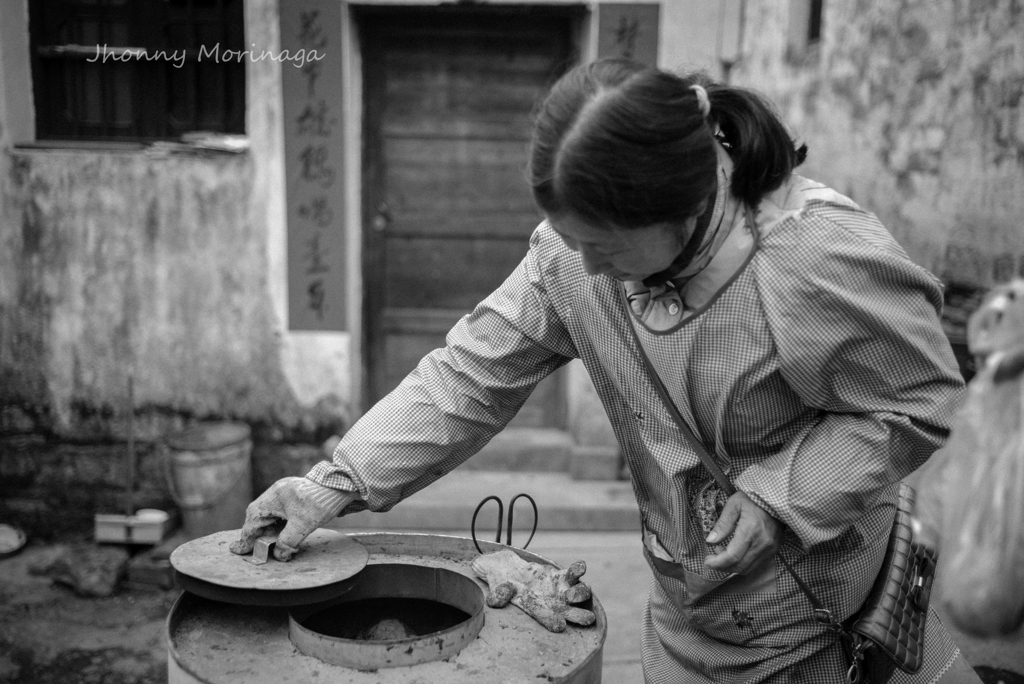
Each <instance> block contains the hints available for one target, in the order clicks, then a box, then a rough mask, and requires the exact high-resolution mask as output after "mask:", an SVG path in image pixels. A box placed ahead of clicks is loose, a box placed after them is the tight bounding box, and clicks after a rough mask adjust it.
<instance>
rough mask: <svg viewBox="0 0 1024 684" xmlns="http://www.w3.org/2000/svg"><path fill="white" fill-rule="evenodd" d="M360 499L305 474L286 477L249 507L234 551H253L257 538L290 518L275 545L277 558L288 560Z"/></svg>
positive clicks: (233, 545) (232, 549)
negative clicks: (324, 526)
mask: <svg viewBox="0 0 1024 684" xmlns="http://www.w3.org/2000/svg"><path fill="white" fill-rule="evenodd" d="M358 498H359V492H343V491H341V490H339V489H331V488H330V487H324V486H323V485H318V484H317V483H316V482H313V481H312V480H307V479H306V478H304V477H285V478H282V479H280V480H278V481H277V482H275V483H274V484H272V485H271V486H270V488H269V489H267V491H265V492H263V494H261V495H260V497H259V498H258V499H256V500H255V501H253V502H252V503H251V504H249V507H248V508H246V509H245V524H244V525H243V526H242V536H241V538H240V539H239V540H238V541H236V542H233V543H232V544H231V547H230V548H231V553H237V554H239V555H243V554H246V553H252V549H253V546H254V545H255V544H256V540H257V539H259V538H260V537H262V536H263V534H264V533H265V532H267V531H268V530H270V529H271V528H273V527H275V526H276V525H279V524H280V523H281V522H282V521H287V524H285V526H284V529H283V530H282V531H281V533H280V535H278V538H277V543H275V544H274V558H276V559H277V560H279V561H286V560H288V559H290V558H291V557H292V556H294V555H295V552H296V551H298V550H299V544H301V543H302V540H303V539H305V538H306V537H308V536H309V534H310V533H311V532H312V531H313V530H315V529H317V528H319V527H322V526H323V525H324V523H326V522H327V521H328V520H330V519H332V518H335V517H337V516H338V514H339V513H341V511H342V510H344V508H345V507H346V506H348V505H349V504H350V503H352V502H353V501H355V500H356V499H358Z"/></svg>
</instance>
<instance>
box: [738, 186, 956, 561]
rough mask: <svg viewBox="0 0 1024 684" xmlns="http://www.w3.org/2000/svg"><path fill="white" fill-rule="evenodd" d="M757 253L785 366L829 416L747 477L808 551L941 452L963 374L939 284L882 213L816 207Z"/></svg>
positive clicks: (798, 388)
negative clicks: (947, 332) (945, 329)
mask: <svg viewBox="0 0 1024 684" xmlns="http://www.w3.org/2000/svg"><path fill="white" fill-rule="evenodd" d="M758 258H759V264H758V279H757V287H758V290H759V296H760V299H761V301H762V305H763V307H764V311H765V315H766V317H767V320H768V324H769V328H770V330H771V334H772V336H773V338H774V340H775V344H776V347H777V349H778V354H779V359H780V364H781V373H782V375H783V377H784V378H785V380H786V381H787V382H788V383H789V385H790V386H791V387H792V389H793V390H794V391H795V392H796V393H797V394H798V395H799V397H800V398H801V399H802V401H803V402H804V403H805V404H806V405H807V406H810V407H813V408H814V409H817V413H816V415H814V417H813V420H810V421H808V422H807V423H806V424H805V425H803V426H802V427H801V429H799V430H798V431H797V432H796V434H795V435H794V436H793V437H792V439H790V440H789V441H788V442H787V444H786V446H785V447H784V448H783V449H781V450H780V451H778V452H776V453H773V454H771V455H769V456H768V457H767V458H765V459H764V460H763V461H761V462H759V463H756V464H754V465H752V466H750V467H749V468H747V469H745V470H744V471H743V472H742V473H741V474H740V475H739V476H738V477H737V479H736V484H737V486H738V487H739V488H740V489H741V490H743V491H745V492H747V493H748V494H750V495H751V497H752V498H753V499H754V500H755V502H757V503H758V504H759V505H760V506H762V507H763V508H765V509H766V510H768V511H770V512H771V513H772V514H773V515H774V516H775V517H776V518H778V519H780V520H781V521H782V522H784V523H785V524H786V525H787V526H789V527H790V528H792V530H793V531H794V532H795V533H796V535H797V536H798V537H799V538H800V540H801V541H802V543H803V544H804V545H805V547H810V546H811V545H813V544H817V543H821V542H824V541H827V540H830V539H834V538H837V537H838V536H840V535H841V534H842V533H843V532H844V531H846V530H847V529H848V528H849V527H851V526H853V525H854V524H855V523H856V522H857V521H858V520H859V519H860V518H861V517H862V516H864V515H866V514H867V513H868V512H869V511H870V510H871V509H872V508H873V507H874V506H875V505H876V504H877V502H878V501H879V500H880V498H881V497H882V496H883V495H885V494H886V493H887V490H889V489H890V488H891V487H892V486H893V484H894V483H895V482H897V481H899V480H900V479H902V478H903V477H905V476H906V475H908V474H909V473H910V472H912V471H913V470H914V469H916V468H917V467H918V466H920V465H921V464H922V463H924V462H925V460H926V459H928V457H929V456H930V455H931V454H932V452H934V451H935V450H936V449H938V448H939V447H940V446H942V444H943V443H944V441H945V439H946V437H947V436H948V434H949V427H950V424H951V422H952V419H953V416H954V414H955V412H956V410H957V407H958V406H959V403H960V401H961V399H962V394H963V379H962V378H961V376H960V374H959V372H958V370H957V365H956V361H955V359H954V357H953V354H952V350H951V349H950V346H949V343H948V341H947V339H946V338H945V336H944V335H943V333H942V329H941V326H940V323H939V318H938V314H939V312H940V310H941V306H942V290H941V285H940V283H939V282H938V281H937V280H936V279H935V278H934V276H932V275H931V274H930V273H928V272H927V271H925V270H924V269H923V268H920V267H919V266H916V265H915V264H914V263H913V262H911V261H910V259H909V258H908V257H907V256H906V254H905V253H904V252H903V250H902V248H901V247H900V246H899V245H898V244H897V243H896V242H895V240H893V238H892V237H891V236H890V235H889V234H888V232H886V231H885V229H884V228H883V227H882V226H881V224H880V223H879V222H878V220H877V219H876V218H875V217H874V216H873V215H871V214H870V213H867V212H864V211H862V210H860V209H856V208H850V207H838V206H835V205H828V206H820V207H817V208H816V209H814V210H805V212H803V213H802V214H801V215H799V216H797V217H794V218H790V219H787V220H786V221H785V222H783V223H782V224H780V225H778V226H776V227H775V228H774V229H773V231H772V233H771V235H770V239H766V240H765V245H764V249H763V251H762V253H761V254H759V255H758Z"/></svg>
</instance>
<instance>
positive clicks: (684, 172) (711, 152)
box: [530, 59, 806, 228]
mask: <svg viewBox="0 0 1024 684" xmlns="http://www.w3.org/2000/svg"><path fill="white" fill-rule="evenodd" d="M695 84H699V85H702V86H703V87H704V88H705V89H706V91H707V94H708V100H709V102H710V104H711V109H710V113H709V115H708V117H707V119H705V117H704V116H703V114H702V113H701V109H700V103H699V101H698V98H697V93H696V92H695V91H694V89H693V88H692V86H693V85H695ZM716 128H717V129H718V131H719V132H720V139H721V141H722V143H723V145H724V146H725V147H726V149H727V150H728V151H729V155H730V156H731V157H732V160H733V163H734V170H733V177H732V185H731V189H732V192H733V194H735V195H736V196H737V197H739V198H740V199H742V200H744V201H745V202H747V203H749V204H751V205H756V204H757V202H758V201H759V200H760V198H761V197H762V196H763V195H764V194H765V193H767V192H771V191H772V190H774V189H776V188H778V187H779V186H780V185H782V183H783V181H784V180H785V179H786V177H787V176H788V175H789V173H790V172H791V171H792V170H793V169H794V168H795V167H796V166H798V165H799V164H800V163H801V162H803V159H804V156H805V154H806V148H805V147H801V148H799V149H797V148H796V146H795V145H794V142H793V140H792V138H791V137H790V135H789V133H788V132H787V130H786V127H785V125H784V124H783V123H782V122H781V121H780V120H779V117H778V115H777V114H776V113H775V112H774V109H773V108H772V106H771V105H770V104H769V103H768V102H767V101H766V100H765V99H764V98H762V97H761V96H759V95H757V94H756V93H754V92H753V91H750V90H746V89H742V88H736V87H732V86H728V85H722V84H718V83H714V82H713V81H711V80H710V79H708V78H707V77H706V76H704V75H703V74H690V75H688V76H677V75H675V74H672V73H669V72H666V71H662V70H659V69H654V68H650V67H646V66H644V65H642V64H638V63H636V62H631V61H629V60H621V59H608V60H599V61H596V62H591V63H590V64H585V65H581V66H578V67H576V68H574V69H573V70H571V71H569V72H568V73H567V74H565V75H564V76H563V77H562V78H561V79H559V81H558V82H557V83H556V84H555V85H554V87H553V88H552V90H551V92H550V93H549V94H548V96H547V97H546V98H545V100H544V102H543V103H542V104H541V107H540V110H539V112H538V115H537V118H536V123H535V126H534V132H533V141H532V147H531V152H530V183H531V186H532V188H533V195H534V199H535V200H536V202H537V204H538V205H539V206H540V208H541V209H542V210H543V211H544V212H545V213H546V214H548V215H549V216H558V215H560V214H564V213H572V214H575V215H577V216H579V217H580V218H583V219H585V220H589V221H593V222H595V223H597V224H598V225H608V224H610V225H614V226H618V227H621V228H638V227H642V226H649V225H653V224H655V223H662V222H667V221H683V220H686V219H688V218H690V217H691V216H693V215H694V214H695V213H696V212H697V210H698V209H699V207H700V205H701V203H702V202H703V201H704V200H706V199H707V198H708V195H709V194H710V193H711V191H712V190H713V189H714V188H715V182H716V179H715V175H716V170H717V165H718V161H717V156H716V153H715V148H714V134H715V130H716Z"/></svg>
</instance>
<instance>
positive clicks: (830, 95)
mask: <svg viewBox="0 0 1024 684" xmlns="http://www.w3.org/2000/svg"><path fill="white" fill-rule="evenodd" d="M792 5H793V3H788V2H787V3H782V2H776V1H775V0H749V2H748V7H747V13H748V23H747V26H748V30H747V32H746V38H745V48H744V58H743V60H742V62H741V63H740V64H739V65H738V66H737V67H736V68H735V70H734V72H733V74H734V79H733V80H734V82H735V83H738V84H746V85H751V86H755V87H757V88H759V89H761V90H762V91H763V92H766V93H767V94H768V95H769V96H771V97H772V98H773V99H774V100H775V101H776V102H777V103H778V104H779V107H780V109H781V110H782V113H783V115H784V118H785V119H786V121H787V122H789V123H790V124H791V125H792V126H793V127H794V129H795V131H796V132H797V133H798V134H799V135H800V136H801V137H802V138H803V139H804V140H805V141H806V142H807V143H808V145H809V147H810V156H809V158H808V162H807V164H806V167H805V168H804V171H803V172H804V173H805V174H806V175H808V176H811V177H814V178H816V179H819V180H822V181H824V182H827V183H829V184H831V185H832V186H833V187H835V188H836V189H837V190H839V191H840V192H843V193H845V194H847V195H849V196H850V197H852V198H853V199H854V200H855V201H857V202H858V203H860V204H861V205H862V206H864V207H866V208H868V209H870V210H871V211H874V212H875V213H876V214H878V216H879V217H880V218H881V219H882V221H883V222H884V223H885V224H886V226H888V227H889V229H890V230H891V231H892V232H893V234H894V235H895V236H896V238H897V239H898V240H899V241H900V242H901V243H902V244H903V245H904V247H905V248H906V249H907V251H908V252H909V254H910V256H911V257H912V258H913V259H915V260H916V261H917V262H918V263H920V264H922V265H923V266H925V267H926V268H928V269H930V270H931V271H933V272H934V273H936V274H938V275H940V276H941V277H942V278H943V279H944V280H946V281H947V282H949V283H956V284H959V285H962V286H967V287H974V288H987V287H990V286H991V285H992V284H994V283H997V282H1003V281H1006V280H1008V279H1009V278H1010V277H1012V276H1013V275H1015V274H1016V275H1024V109H1022V107H1024V99H1022V96H1024V3H1022V2H1020V0H957V1H954V2H941V3H940V2H932V1H931V0H856V1H851V2H829V1H828V0H826V2H825V8H824V21H823V24H824V25H823V31H822V39H821V41H820V43H819V44H817V45H814V46H811V47H810V48H809V49H807V50H794V49H792V47H791V46H789V45H787V24H788V20H789V16H788V11H789V8H790V7H791V6H792ZM751 27H756V30H753V29H752V28H751Z"/></svg>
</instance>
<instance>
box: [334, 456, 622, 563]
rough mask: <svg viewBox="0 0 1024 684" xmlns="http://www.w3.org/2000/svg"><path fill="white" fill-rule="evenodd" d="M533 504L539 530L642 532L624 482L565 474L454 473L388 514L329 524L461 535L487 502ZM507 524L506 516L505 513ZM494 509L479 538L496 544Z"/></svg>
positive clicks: (518, 522)
mask: <svg viewBox="0 0 1024 684" xmlns="http://www.w3.org/2000/svg"><path fill="white" fill-rule="evenodd" d="M520 492H525V493H527V494H529V495H530V496H532V497H533V499H534V500H535V501H536V502H537V508H538V510H539V514H540V515H539V520H538V525H537V529H538V530H579V531H591V532H596V531H632V530H637V531H639V529H640V514H639V511H638V510H637V505H636V500H635V499H634V497H633V489H632V486H631V485H630V483H629V482H626V481H623V480H606V481H599V480H574V479H572V477H571V476H570V475H569V474H568V473H557V472H497V471H486V470H479V471H471V470H470V471H465V470H461V469H459V470H455V471H453V472H451V473H449V474H448V475H446V476H445V477H442V478H441V479H440V480H437V481H436V482H434V483H433V484H431V485H430V486H428V487H426V488H424V489H422V490H420V491H419V492H417V493H415V494H413V495H412V496H410V497H409V498H408V499H406V500H404V501H402V502H401V503H399V504H398V505H396V506H395V507H394V508H392V509H391V510H390V511H388V512H386V513H373V512H371V511H362V512H360V513H354V514H352V515H347V516H345V517H343V518H339V519H338V520H336V521H334V522H333V523H331V525H330V526H331V527H334V528H335V529H341V530H345V529H377V530H387V529H402V530H447V531H451V530H463V531H464V533H465V535H466V536H469V533H470V523H471V522H472V519H473V511H474V510H475V509H476V507H477V505H478V504H479V503H480V502H481V501H482V500H483V499H484V498H485V497H487V496H490V495H492V494H493V495H497V496H499V497H501V499H502V501H503V502H504V505H505V507H506V509H507V507H508V502H509V501H511V500H512V497H514V496H515V495H516V494H519V493H520ZM505 516H506V524H507V516H508V511H507V510H506V512H505ZM514 519H515V526H514V528H515V536H514V538H513V542H514V543H515V544H516V545H521V544H522V543H523V542H525V541H526V538H527V537H528V536H529V533H530V528H531V527H532V524H533V511H532V509H531V507H530V503H529V501H527V500H525V499H520V500H519V501H518V502H516V510H515V516H514ZM496 527H497V506H496V505H495V504H494V502H493V501H492V502H490V503H488V504H487V505H486V506H485V507H484V508H483V509H482V510H481V511H480V516H479V519H478V520H477V536H478V537H480V538H482V539H494V534H495V531H496Z"/></svg>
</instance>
